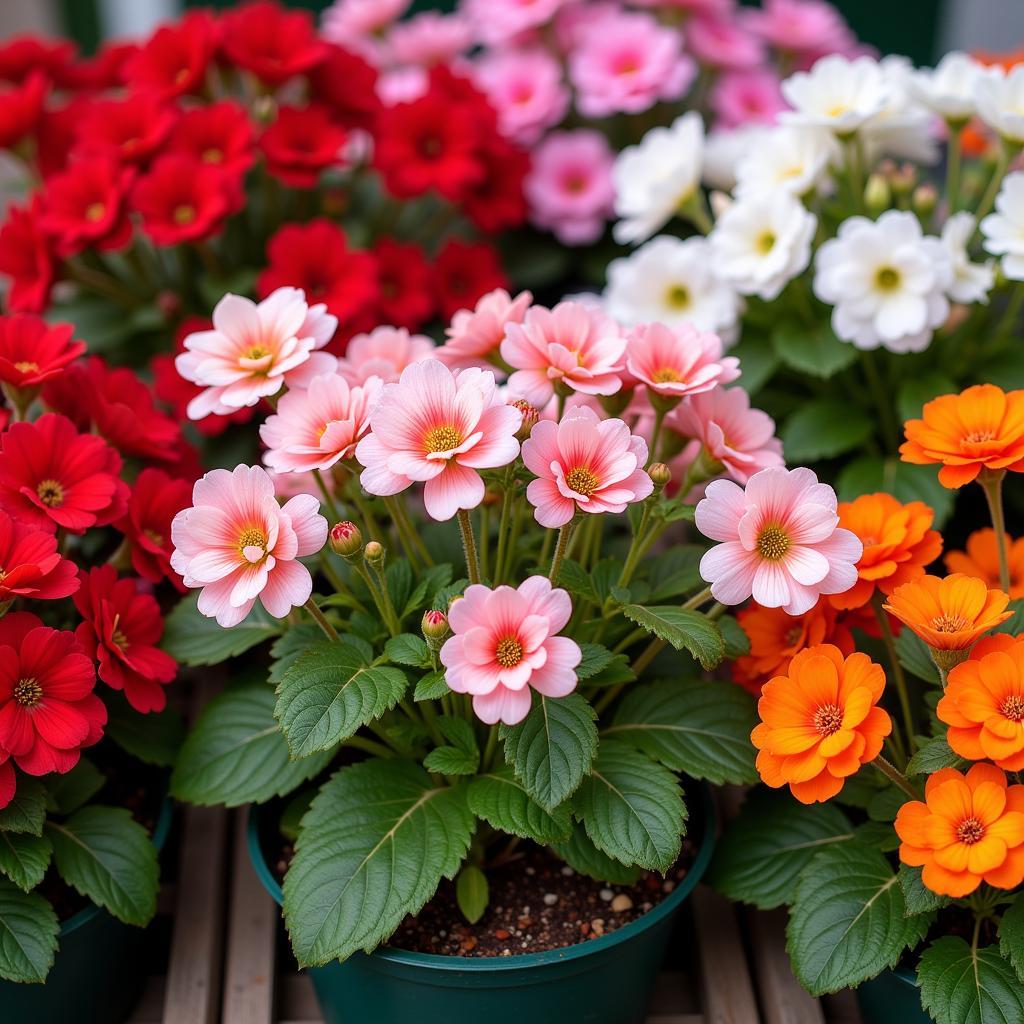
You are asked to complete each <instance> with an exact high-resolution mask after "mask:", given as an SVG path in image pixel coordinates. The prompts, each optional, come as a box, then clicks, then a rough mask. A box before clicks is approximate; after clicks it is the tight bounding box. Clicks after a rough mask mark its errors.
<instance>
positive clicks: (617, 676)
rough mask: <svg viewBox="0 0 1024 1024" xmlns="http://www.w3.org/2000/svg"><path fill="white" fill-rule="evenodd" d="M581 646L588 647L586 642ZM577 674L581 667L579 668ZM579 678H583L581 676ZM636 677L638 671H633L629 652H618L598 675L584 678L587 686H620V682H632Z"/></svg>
mask: <svg viewBox="0 0 1024 1024" xmlns="http://www.w3.org/2000/svg"><path fill="white" fill-rule="evenodd" d="M580 646H581V647H586V646H587V645H586V644H581V645H580ZM576 671H577V676H578V673H579V668H577V670H576ZM578 678H582V677H579V676H578ZM634 679H636V673H635V672H634V671H633V669H632V667H631V666H630V663H629V655H628V654H616V655H614V656H613V657H612V660H611V661H609V662H608V664H607V665H605V667H604V668H603V669H601V671H600V672H598V673H597V675H593V676H591V677H590V678H589V679H585V680H583V682H585V683H586V685H587V686H590V687H595V686H618V685H619V683H631V682H633V680H634Z"/></svg>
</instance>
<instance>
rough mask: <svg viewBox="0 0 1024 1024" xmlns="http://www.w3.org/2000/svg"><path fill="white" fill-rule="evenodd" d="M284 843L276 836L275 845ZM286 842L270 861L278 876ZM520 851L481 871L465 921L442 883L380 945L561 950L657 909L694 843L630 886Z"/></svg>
mask: <svg viewBox="0 0 1024 1024" xmlns="http://www.w3.org/2000/svg"><path fill="white" fill-rule="evenodd" d="M283 843H284V840H282V844H283ZM292 852H293V851H292V847H291V845H290V844H289V845H287V846H283V847H282V848H281V849H280V850H279V851H278V855H277V857H275V858H273V859H272V862H271V863H272V864H273V867H274V874H275V875H276V876H277V878H278V880H279V881H280V880H281V879H282V878H283V877H284V874H285V871H287V869H288V864H289V862H290V861H291V857H292ZM519 852H520V853H521V856H517V857H516V858H515V859H512V860H510V861H509V862H508V863H506V864H504V865H502V866H501V867H497V868H491V869H488V871H487V880H488V883H489V885H490V901H489V903H488V906H487V910H486V912H485V913H484V916H483V917H482V918H481V919H480V920H479V921H477V923H476V924H470V923H469V922H468V921H467V920H466V919H465V918H464V917H463V916H462V913H461V911H460V910H459V908H458V904H457V903H456V902H455V884H454V883H453V882H448V881H445V882H442V883H441V888H440V889H438V891H437V895H436V896H435V897H434V898H433V899H432V900H431V901H430V902H429V903H428V904H427V905H426V906H425V907H424V908H423V909H422V910H421V911H420V912H419V914H417V915H416V916H415V917H411V916H410V917H407V918H406V919H405V921H403V922H402V924H401V926H400V927H399V929H398V931H397V932H395V934H394V935H393V936H392V938H391V940H390V941H389V942H388V945H389V946H392V947H395V948H397V949H404V950H409V951H410V952H414V953H437V954H439V955H442V956H469V957H492V956H515V955H517V954H523V953H543V952H547V951H549V950H553V949H564V948H565V947H566V946H575V945H577V944H578V943H581V942H587V941H589V940H590V939H596V938H599V937H600V936H602V935H607V934H608V933H609V932H614V931H615V930H616V929H618V928H621V927H622V926H623V925H627V924H629V923H630V922H631V921H635V920H636V919H637V918H638V917H642V916H643V915H644V914H646V913H647V912H648V911H650V910H652V909H653V908H654V907H655V906H657V905H658V904H659V903H660V902H661V901H662V900H663V899H665V898H666V897H667V896H668V895H669V893H671V892H672V890H673V889H675V887H676V886H677V885H679V883H680V882H681V881H682V880H683V879H684V878H685V877H686V873H687V871H688V870H689V868H690V865H691V864H692V863H693V860H694V857H695V855H696V847H695V846H694V844H693V843H692V842H691V841H690V840H689V839H684V840H683V849H682V852H681V853H680V855H679V859H678V860H677V861H676V863H675V864H674V865H673V866H672V867H671V868H670V869H669V871H668V873H667V874H666V875H665V876H664V877H663V876H662V875H660V874H658V873H656V872H653V871H645V872H643V873H641V875H640V877H639V879H638V880H637V882H636V883H635V884H634V885H610V884H608V883H606V882H598V881H595V880H594V879H593V878H590V877H588V876H587V875H581V874H579V873H578V872H576V871H574V870H573V869H572V868H571V867H569V866H568V865H567V864H565V863H564V862H563V861H561V860H559V859H558V858H557V857H555V855H554V854H552V853H551V852H550V851H548V850H546V849H544V848H542V847H540V846H536V845H534V844H533V843H527V842H524V843H523V844H522V845H521V846H520V847H519Z"/></svg>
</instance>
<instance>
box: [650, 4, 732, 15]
mask: <svg viewBox="0 0 1024 1024" xmlns="http://www.w3.org/2000/svg"><path fill="white" fill-rule="evenodd" d="M632 3H633V6H634V7H655V8H657V9H658V10H661V9H663V8H672V9H673V10H676V11H685V12H687V13H688V14H706V15H719V16H723V17H724V16H727V15H729V14H732V13H733V10H734V8H735V5H736V0H632Z"/></svg>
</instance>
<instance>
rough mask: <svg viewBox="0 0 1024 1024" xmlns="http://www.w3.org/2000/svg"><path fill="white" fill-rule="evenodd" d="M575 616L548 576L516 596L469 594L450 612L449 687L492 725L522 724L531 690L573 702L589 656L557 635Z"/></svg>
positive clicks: (444, 656) (445, 661) (512, 592)
mask: <svg viewBox="0 0 1024 1024" xmlns="http://www.w3.org/2000/svg"><path fill="white" fill-rule="evenodd" d="M571 615H572V601H571V600H570V598H569V595H568V594H567V593H566V592H565V591H564V590H561V589H558V588H555V589H552V586H551V582H550V581H549V580H548V579H546V578H545V577H543V576H531V577H530V578H529V579H528V580H525V581H524V582H523V583H520V584H519V587H518V589H513V588H512V587H498V588H497V589H495V590H492V589H491V588H490V587H485V586H483V585H481V584H479V583H477V584H474V585H473V586H471V587H467V588H466V592H465V594H464V595H463V596H462V598H461V600H458V601H456V602H455V603H454V604H453V605H452V606H451V608H450V609H449V610H448V624H449V625H450V626H451V628H452V632H453V633H454V634H455V635H454V636H452V637H450V638H449V639H448V640H446V641H445V644H444V646H443V647H442V648H441V664H442V665H444V667H445V679H446V680H447V682H448V685H449V686H450V687H451V689H453V690H454V691H455V692H456V693H469V694H472V696H473V710H474V711H475V712H476V715H477V717H478V718H480V719H481V720H482V721H484V722H487V723H488V724H489V725H494V724H495V723H496V722H504V723H505V725H515V724H516V723H517V722H521V721H522V720H523V719H524V718H525V717H526V716H527V714H528V713H529V711H530V702H531V700H532V695H531V693H530V691H531V690H536V691H537V692H538V693H539V694H542V695H543V696H545V697H565V696H567V695H568V694H570V693H572V691H573V690H575V689H576V666H577V665H579V663H580V661H581V660H582V659H583V652H582V651H581V650H580V647H579V644H577V643H576V641H575V640H570V639H569V637H567V636H556V635H555V634H556V633H558V632H559V630H562V629H564V628H565V626H566V623H567V622H568V621H569V618H570V617H571Z"/></svg>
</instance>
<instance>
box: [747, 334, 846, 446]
mask: <svg viewBox="0 0 1024 1024" xmlns="http://www.w3.org/2000/svg"><path fill="white" fill-rule="evenodd" d="M772 348H774V349H775V352H776V354H777V355H778V356H779V358H780V359H781V360H782V361H783V362H784V363H785V364H786V365H787V366H788V367H789V368H790V369H792V370H796V371H797V373H803V374H808V375H809V376H811V377H819V378H821V379H823V380H827V379H828V378H829V377H834V376H835V375H836V374H837V373H839V371H840V370H845V369H846V368H847V367H849V366H852V365H853V364H854V363H855V362H856V361H857V349H856V347H855V346H854V345H850V344H848V343H846V342H842V341H840V340H839V339H838V338H837V337H836V336H835V333H834V332H833V330H832V327H831V325H830V324H829V323H828V321H825V322H823V323H818V324H815V325H814V326H813V327H809V326H808V325H807V324H805V323H803V322H802V321H798V320H783V321H782V322H781V323H780V324H779V325H778V326H777V327H776V328H775V330H774V331H772ZM741 365H742V364H741ZM787 455H788V453H787Z"/></svg>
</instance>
